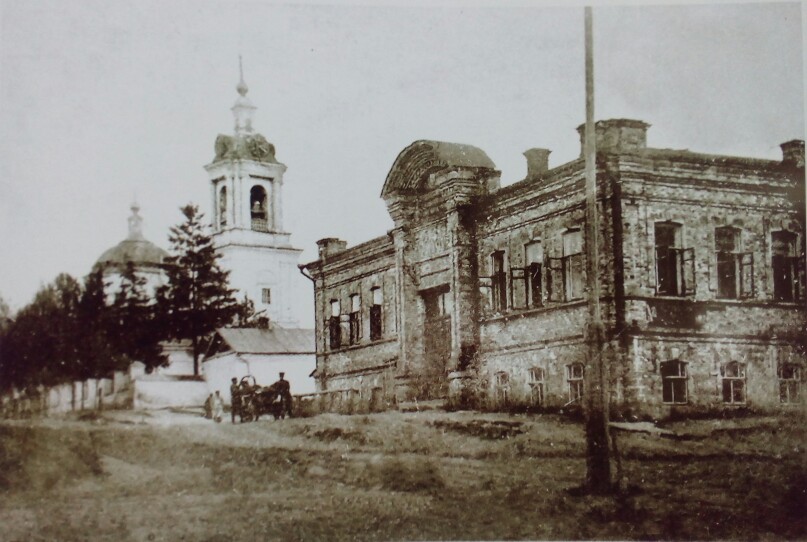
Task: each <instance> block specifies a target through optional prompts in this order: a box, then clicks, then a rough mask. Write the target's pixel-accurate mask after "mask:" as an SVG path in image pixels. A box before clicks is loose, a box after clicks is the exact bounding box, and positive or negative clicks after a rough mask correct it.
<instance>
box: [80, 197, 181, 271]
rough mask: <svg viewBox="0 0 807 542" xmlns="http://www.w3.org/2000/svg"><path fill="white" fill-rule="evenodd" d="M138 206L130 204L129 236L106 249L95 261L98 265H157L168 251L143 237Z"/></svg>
mask: <svg viewBox="0 0 807 542" xmlns="http://www.w3.org/2000/svg"><path fill="white" fill-rule="evenodd" d="M139 210H140V207H138V206H137V204H133V205H132V216H130V217H129V237H127V238H126V239H124V240H123V241H121V242H120V243H118V244H117V245H115V246H114V247H112V248H110V249H108V250H106V251H105V252H104V253H103V254H101V257H100V258H98V260H97V261H96V262H95V263H96V265H100V266H115V267H119V266H124V265H126V263H127V262H132V263H133V264H134V265H135V266H137V267H159V266H161V265H162V263H163V261H164V260H165V258H166V257H167V256H168V253H167V252H166V251H165V250H163V249H161V248H160V247H158V246H157V245H155V244H154V243H152V242H151V241H147V240H146V239H145V238H144V237H143V230H142V223H143V219H142V218H141V217H140V215H138V214H137V213H138V211H139Z"/></svg>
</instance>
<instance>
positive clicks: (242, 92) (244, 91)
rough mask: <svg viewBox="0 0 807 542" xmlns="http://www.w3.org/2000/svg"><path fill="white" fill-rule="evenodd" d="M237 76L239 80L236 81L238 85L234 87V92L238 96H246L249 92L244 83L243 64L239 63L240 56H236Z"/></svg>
mask: <svg viewBox="0 0 807 542" xmlns="http://www.w3.org/2000/svg"><path fill="white" fill-rule="evenodd" d="M238 74H239V76H240V79H239V80H238V85H237V86H236V87H235V90H237V91H238V94H240V95H241V96H246V95H247V92H249V87H247V84H246V83H245V82H244V64H243V63H242V62H241V55H238Z"/></svg>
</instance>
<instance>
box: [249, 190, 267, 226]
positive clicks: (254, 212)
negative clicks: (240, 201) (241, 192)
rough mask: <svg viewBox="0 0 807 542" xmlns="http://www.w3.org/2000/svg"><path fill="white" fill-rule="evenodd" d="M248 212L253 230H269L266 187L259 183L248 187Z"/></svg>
mask: <svg viewBox="0 0 807 542" xmlns="http://www.w3.org/2000/svg"><path fill="white" fill-rule="evenodd" d="M249 214H250V221H251V226H252V229H253V230H255V231H266V232H268V231H269V209H268V200H267V197H266V189H265V188H264V187H262V186H261V185H259V184H256V185H255V186H253V187H252V188H250V189H249Z"/></svg>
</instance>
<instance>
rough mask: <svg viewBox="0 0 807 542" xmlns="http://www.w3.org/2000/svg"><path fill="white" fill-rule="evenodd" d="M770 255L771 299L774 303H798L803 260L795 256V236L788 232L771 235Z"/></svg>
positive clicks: (777, 232)
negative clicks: (771, 274) (771, 271)
mask: <svg viewBox="0 0 807 542" xmlns="http://www.w3.org/2000/svg"><path fill="white" fill-rule="evenodd" d="M771 254H772V261H771V267H772V270H773V298H774V299H775V300H776V301H799V300H800V299H801V298H802V296H803V288H804V279H803V276H802V275H803V274H804V267H803V266H804V260H803V259H802V258H799V257H798V256H797V250H796V234H795V233H791V232H788V231H776V232H773V233H771Z"/></svg>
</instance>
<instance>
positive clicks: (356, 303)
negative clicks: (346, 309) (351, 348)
mask: <svg viewBox="0 0 807 542" xmlns="http://www.w3.org/2000/svg"><path fill="white" fill-rule="evenodd" d="M348 322H349V324H350V344H358V343H359V339H361V296H360V295H359V294H353V295H351V296H350V315H349V318H348Z"/></svg>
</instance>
